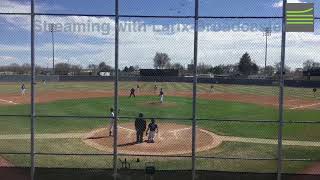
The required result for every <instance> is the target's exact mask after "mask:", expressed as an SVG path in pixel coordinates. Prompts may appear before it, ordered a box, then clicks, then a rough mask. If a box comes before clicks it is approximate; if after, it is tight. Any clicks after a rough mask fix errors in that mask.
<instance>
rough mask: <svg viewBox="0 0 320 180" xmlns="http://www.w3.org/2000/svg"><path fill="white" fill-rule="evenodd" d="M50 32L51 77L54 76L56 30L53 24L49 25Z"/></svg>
mask: <svg viewBox="0 0 320 180" xmlns="http://www.w3.org/2000/svg"><path fill="white" fill-rule="evenodd" d="M49 28H50V32H51V35H52V36H51V37H52V75H54V74H55V70H54V32H55V30H56V25H55V24H54V23H52V24H50V25H49Z"/></svg>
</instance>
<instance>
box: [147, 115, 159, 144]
mask: <svg viewBox="0 0 320 180" xmlns="http://www.w3.org/2000/svg"><path fill="white" fill-rule="evenodd" d="M148 132H149V133H148ZM158 133H159V129H158V125H157V124H156V123H155V120H154V119H153V118H152V119H151V123H150V124H149V125H148V129H147V131H146V135H147V136H148V134H149V136H148V143H154V138H155V136H156V134H158Z"/></svg>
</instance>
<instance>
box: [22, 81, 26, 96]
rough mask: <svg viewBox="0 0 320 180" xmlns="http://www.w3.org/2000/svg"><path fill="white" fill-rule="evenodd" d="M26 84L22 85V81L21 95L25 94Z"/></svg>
mask: <svg viewBox="0 0 320 180" xmlns="http://www.w3.org/2000/svg"><path fill="white" fill-rule="evenodd" d="M26 89H27V88H26V86H25V85H24V83H22V85H21V95H22V96H23V95H25V93H26Z"/></svg>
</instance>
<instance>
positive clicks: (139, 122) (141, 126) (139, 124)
mask: <svg viewBox="0 0 320 180" xmlns="http://www.w3.org/2000/svg"><path fill="white" fill-rule="evenodd" d="M134 125H135V128H136V133H137V141H136V143H137V144H138V143H142V142H143V134H144V131H145V130H146V128H147V123H146V120H144V118H143V114H142V113H139V117H138V118H136V121H135V123H134Z"/></svg>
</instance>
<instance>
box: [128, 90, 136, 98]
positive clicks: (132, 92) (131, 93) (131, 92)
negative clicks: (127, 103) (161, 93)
mask: <svg viewBox="0 0 320 180" xmlns="http://www.w3.org/2000/svg"><path fill="white" fill-rule="evenodd" d="M134 92H135V89H134V88H131V90H130V95H129V98H131V97H132V96H133V97H136V95H135V94H134Z"/></svg>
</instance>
